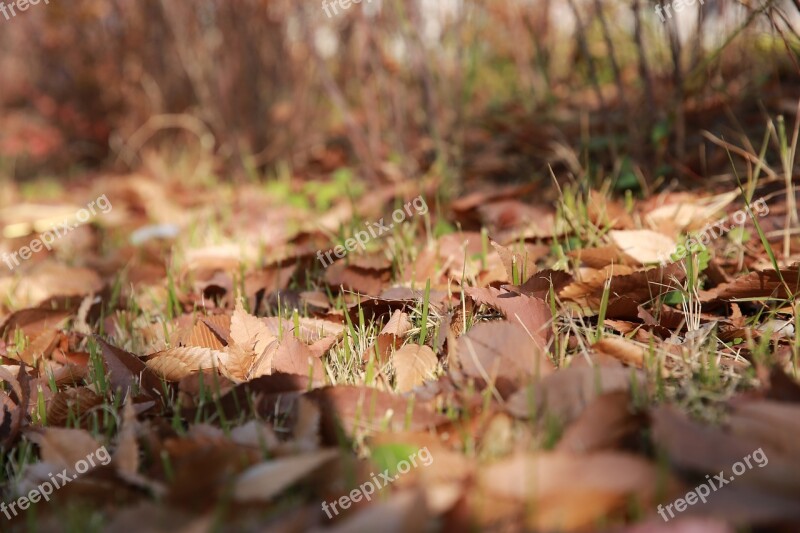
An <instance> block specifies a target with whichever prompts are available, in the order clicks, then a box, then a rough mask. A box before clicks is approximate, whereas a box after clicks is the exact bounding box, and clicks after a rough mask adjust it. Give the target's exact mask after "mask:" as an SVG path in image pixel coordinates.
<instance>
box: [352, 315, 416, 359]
mask: <svg viewBox="0 0 800 533" xmlns="http://www.w3.org/2000/svg"><path fill="white" fill-rule="evenodd" d="M411 326H412V324H411V320H410V319H409V318H408V314H407V313H404V312H402V311H401V310H400V309H396V310H395V311H394V312H393V313H392V316H391V318H390V319H389V321H388V322H387V323H386V325H385V326H384V327H383V329H382V330H381V332H380V334H379V335H378V338H377V339H376V340H375V344H373V345H371V346H370V347H369V348H367V349H366V350H365V351H364V353H363V354H362V356H361V360H362V361H365V362H366V361H368V360H369V357H370V355H372V354H373V353H375V350H376V349H377V356H378V361H379V362H381V363H385V362H386V361H388V359H389V356H390V355H391V352H392V350H396V349H397V348H399V347H400V346H401V345H402V344H403V339H404V338H405V335H406V333H408V331H409V330H410V329H411Z"/></svg>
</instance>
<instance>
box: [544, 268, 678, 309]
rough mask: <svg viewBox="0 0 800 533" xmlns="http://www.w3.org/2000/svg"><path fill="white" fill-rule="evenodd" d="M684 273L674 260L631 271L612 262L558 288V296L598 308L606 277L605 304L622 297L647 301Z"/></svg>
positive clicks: (671, 287) (673, 286)
mask: <svg viewBox="0 0 800 533" xmlns="http://www.w3.org/2000/svg"><path fill="white" fill-rule="evenodd" d="M685 277H686V273H685V272H684V271H683V269H682V268H681V266H680V265H679V264H677V263H672V264H669V265H667V266H666V267H663V268H661V267H659V268H651V269H648V270H639V271H636V272H632V271H631V269H630V268H629V267H625V266H622V265H613V266H610V267H607V268H605V269H603V270H599V271H596V272H594V273H593V274H591V275H589V276H586V277H584V278H583V279H582V280H576V281H573V282H572V283H571V284H569V285H567V286H566V287H564V288H563V289H562V290H561V293H560V295H559V296H561V298H563V299H565V300H572V301H574V302H577V303H579V304H581V305H584V306H586V307H589V308H591V309H593V310H598V309H599V308H600V302H601V300H602V298H603V290H604V288H605V285H606V281H607V280H610V281H609V282H608V283H609V300H608V301H609V306H611V305H613V304H614V303H615V302H619V301H621V300H623V299H625V300H628V301H630V302H632V303H633V304H634V313H635V309H636V305H638V304H642V303H645V302H648V301H650V300H652V299H654V298H656V297H657V296H659V295H662V294H665V293H667V292H669V291H671V290H675V289H678V288H680V283H681V282H682V281H683V279H684V278H685Z"/></svg>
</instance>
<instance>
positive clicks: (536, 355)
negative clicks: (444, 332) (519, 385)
mask: <svg viewBox="0 0 800 533" xmlns="http://www.w3.org/2000/svg"><path fill="white" fill-rule="evenodd" d="M458 359H459V362H460V364H461V367H462V368H463V370H464V373H465V374H467V375H468V376H471V377H474V378H481V379H483V380H485V381H488V382H490V383H492V382H494V381H495V379H496V380H498V386H502V387H503V388H506V387H507V386H509V385H510V384H511V383H516V382H518V381H520V380H523V379H525V378H533V377H544V376H547V375H548V374H551V373H552V372H553V371H554V370H555V367H554V366H553V363H552V362H551V361H550V360H549V359H548V358H547V353H546V352H545V350H544V348H543V346H542V345H541V344H540V342H539V341H538V340H537V339H536V337H532V336H531V335H530V334H528V332H526V331H525V330H524V329H523V328H522V326H520V325H517V324H513V323H511V322H481V323H480V324H477V325H476V326H474V327H473V328H472V329H471V330H469V332H467V334H466V335H463V336H461V337H460V338H459V340H458ZM503 382H506V383H503Z"/></svg>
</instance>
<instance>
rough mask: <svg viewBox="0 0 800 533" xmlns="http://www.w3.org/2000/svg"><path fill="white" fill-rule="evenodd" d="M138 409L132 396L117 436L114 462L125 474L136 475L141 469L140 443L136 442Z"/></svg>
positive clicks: (125, 408)
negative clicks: (134, 406)
mask: <svg viewBox="0 0 800 533" xmlns="http://www.w3.org/2000/svg"><path fill="white" fill-rule="evenodd" d="M137 425H138V422H137V421H136V410H135V409H134V408H133V402H132V400H131V399H130V398H128V400H127V401H126V402H125V407H124V408H123V410H122V429H121V430H120V432H119V435H118V436H117V449H116V450H114V456H113V462H114V465H115V466H116V467H117V470H118V471H119V472H121V473H123V474H129V475H135V474H136V473H137V472H138V471H139V444H138V443H137V442H136V427H137Z"/></svg>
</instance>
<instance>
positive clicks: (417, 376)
mask: <svg viewBox="0 0 800 533" xmlns="http://www.w3.org/2000/svg"><path fill="white" fill-rule="evenodd" d="M437 363H438V360H437V359H436V354H435V353H433V350H431V349H430V348H429V347H428V346H425V345H423V346H419V345H416V344H406V345H405V346H403V347H402V348H400V349H399V350H397V351H396V352H395V353H394V370H395V377H396V387H395V388H396V389H397V391H398V392H408V391H410V390H412V389H413V388H414V387H417V386H418V385H422V384H423V383H424V382H425V380H426V379H428V378H430V377H431V376H432V375H433V373H434V372H435V371H436V366H437Z"/></svg>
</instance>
